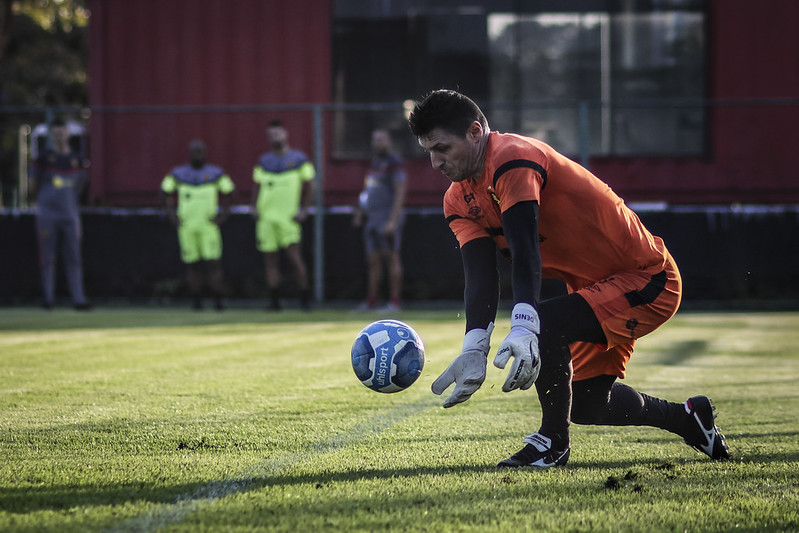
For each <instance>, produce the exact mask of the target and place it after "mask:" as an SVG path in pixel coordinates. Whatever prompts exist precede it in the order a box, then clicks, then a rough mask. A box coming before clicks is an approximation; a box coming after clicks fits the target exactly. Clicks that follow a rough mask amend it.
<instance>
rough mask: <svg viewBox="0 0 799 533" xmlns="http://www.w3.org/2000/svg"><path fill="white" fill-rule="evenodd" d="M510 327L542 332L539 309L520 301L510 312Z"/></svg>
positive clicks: (536, 332) (537, 332)
mask: <svg viewBox="0 0 799 533" xmlns="http://www.w3.org/2000/svg"><path fill="white" fill-rule="evenodd" d="M510 327H511V329H513V328H515V327H521V328H524V329H526V330H527V331H531V332H533V333H535V334H536V335H538V334H540V333H541V322H540V321H539V319H538V311H537V310H536V308H535V307H533V306H532V305H531V304H528V303H518V304H516V305H514V306H513V311H512V312H511V314H510Z"/></svg>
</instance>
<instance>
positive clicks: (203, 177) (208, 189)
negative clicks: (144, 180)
mask: <svg viewBox="0 0 799 533" xmlns="http://www.w3.org/2000/svg"><path fill="white" fill-rule="evenodd" d="M161 189H162V190H163V191H164V192H165V193H167V194H172V193H174V192H177V197H178V218H179V219H180V222H181V224H184V225H193V224H201V223H204V222H208V221H210V220H212V219H213V218H214V217H215V216H216V212H217V208H218V207H219V194H220V193H221V194H230V193H231V192H233V190H234V189H235V185H234V184H233V180H231V179H230V176H228V175H227V174H225V173H224V172H223V171H222V170H221V169H220V168H219V167H215V166H214V165H204V166H203V167H202V168H193V167H192V166H191V165H183V166H181V167H176V168H174V169H173V170H172V172H170V173H169V174H167V176H166V177H165V178H164V180H163V181H162V182H161Z"/></svg>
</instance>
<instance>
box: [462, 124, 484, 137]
mask: <svg viewBox="0 0 799 533" xmlns="http://www.w3.org/2000/svg"><path fill="white" fill-rule="evenodd" d="M482 137H483V125H482V124H480V123H479V122H478V121H476V120H475V121H474V122H472V123H471V124H470V125H469V129H467V130H466V138H467V139H468V140H469V141H471V142H475V141H477V140H479V139H481V138H482Z"/></svg>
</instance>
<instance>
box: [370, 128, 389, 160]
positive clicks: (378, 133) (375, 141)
mask: <svg viewBox="0 0 799 533" xmlns="http://www.w3.org/2000/svg"><path fill="white" fill-rule="evenodd" d="M390 147H391V140H390V139H389V136H388V132H386V131H384V130H375V132H374V133H372V151H373V152H374V153H376V154H378V155H382V154H385V153H386V152H388V150H389V148H390Z"/></svg>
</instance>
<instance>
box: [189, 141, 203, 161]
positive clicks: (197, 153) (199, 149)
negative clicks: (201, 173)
mask: <svg viewBox="0 0 799 533" xmlns="http://www.w3.org/2000/svg"><path fill="white" fill-rule="evenodd" d="M189 161H190V162H191V164H192V165H193V166H195V167H201V166H203V165H204V164H205V144H204V143H202V142H201V141H192V142H191V143H189Z"/></svg>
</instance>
